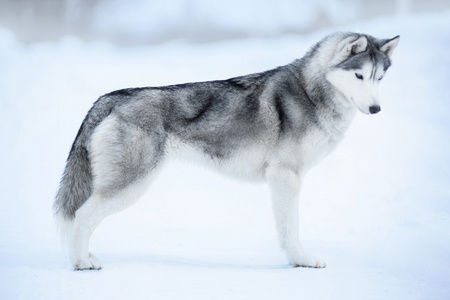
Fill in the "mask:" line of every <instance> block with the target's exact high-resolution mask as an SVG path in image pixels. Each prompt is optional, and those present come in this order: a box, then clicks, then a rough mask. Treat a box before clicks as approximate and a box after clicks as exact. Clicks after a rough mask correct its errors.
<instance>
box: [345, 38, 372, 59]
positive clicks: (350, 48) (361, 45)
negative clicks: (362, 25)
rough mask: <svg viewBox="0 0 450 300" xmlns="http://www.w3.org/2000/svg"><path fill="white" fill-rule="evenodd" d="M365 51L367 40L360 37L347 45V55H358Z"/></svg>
mask: <svg viewBox="0 0 450 300" xmlns="http://www.w3.org/2000/svg"><path fill="white" fill-rule="evenodd" d="M366 50H367V38H366V37H365V36H360V37H359V38H358V39H357V40H355V41H352V42H350V44H348V45H347V48H346V51H347V54H348V55H350V54H358V53H361V52H364V51H366Z"/></svg>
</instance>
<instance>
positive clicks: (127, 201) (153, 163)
mask: <svg viewBox="0 0 450 300" xmlns="http://www.w3.org/2000/svg"><path fill="white" fill-rule="evenodd" d="M151 128H152V129H153V128H154V130H153V131H145V130H143V129H142V128H140V127H138V126H136V125H134V124H132V123H126V122H125V121H124V120H121V119H120V118H118V117H116V116H114V115H112V116H109V117H108V118H107V119H105V120H104V121H103V122H102V123H101V124H100V125H99V126H98V128H97V129H96V131H95V132H94V134H93V136H92V139H91V143H90V145H89V149H88V151H89V159H90V163H91V167H92V173H93V187H92V190H93V192H92V195H91V197H90V198H89V199H88V200H87V201H86V202H85V203H84V204H83V205H82V206H81V207H80V208H79V209H78V210H77V211H76V213H75V218H74V221H73V222H74V223H73V231H72V238H71V241H70V245H69V247H70V257H71V261H72V264H73V266H74V269H75V270H85V269H100V268H101V265H100V263H99V261H98V260H97V258H95V256H93V255H92V254H90V253H89V240H90V237H91V235H92V233H93V231H94V230H95V228H96V227H97V226H98V225H99V224H100V223H101V222H102V221H103V219H104V218H106V217H107V216H109V215H111V214H113V213H117V212H119V211H121V210H123V209H125V208H127V207H129V206H130V205H132V204H133V203H135V202H136V201H137V200H138V199H139V198H140V197H141V196H142V194H143V193H144V192H145V190H146V188H147V187H148V185H149V183H150V181H151V180H152V179H153V178H154V177H155V176H156V173H157V169H159V166H160V164H161V161H162V159H163V156H164V147H165V140H166V138H165V135H164V134H163V132H162V131H161V130H159V131H158V127H157V126H154V127H151Z"/></svg>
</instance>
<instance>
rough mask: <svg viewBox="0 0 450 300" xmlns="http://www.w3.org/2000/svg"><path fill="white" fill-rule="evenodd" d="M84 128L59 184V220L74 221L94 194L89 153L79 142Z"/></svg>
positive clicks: (56, 206) (57, 200)
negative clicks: (82, 206)
mask: <svg viewBox="0 0 450 300" xmlns="http://www.w3.org/2000/svg"><path fill="white" fill-rule="evenodd" d="M82 130H83V126H82V127H81V128H80V132H79V133H78V136H77V139H75V142H74V143H73V146H72V149H71V151H70V154H69V157H68V158H67V163H66V167H65V169H64V173H63V175H62V178H61V183H60V184H59V189H58V192H57V194H56V198H55V203H54V205H53V209H54V211H55V215H56V216H57V217H58V218H63V219H65V220H72V219H73V218H74V217H75V212H76V211H77V210H78V208H80V207H81V205H83V204H84V202H86V200H87V199H88V198H89V197H90V196H91V194H92V172H91V165H90V161H89V155H88V151H87V149H86V147H85V146H83V145H79V144H81V143H80V142H81V141H79V137H80V135H81V131H82Z"/></svg>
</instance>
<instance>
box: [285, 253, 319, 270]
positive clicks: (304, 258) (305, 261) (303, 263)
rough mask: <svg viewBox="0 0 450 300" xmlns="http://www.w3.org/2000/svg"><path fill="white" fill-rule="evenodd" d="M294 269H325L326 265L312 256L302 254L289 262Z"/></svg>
mask: <svg viewBox="0 0 450 300" xmlns="http://www.w3.org/2000/svg"><path fill="white" fill-rule="evenodd" d="M291 263H292V266H293V267H294V268H298V267H300V268H325V267H326V266H327V264H326V263H325V262H324V261H323V260H320V259H318V258H316V257H314V256H312V255H307V254H302V255H300V256H299V257H297V258H296V259H295V260H294V261H292V262H291Z"/></svg>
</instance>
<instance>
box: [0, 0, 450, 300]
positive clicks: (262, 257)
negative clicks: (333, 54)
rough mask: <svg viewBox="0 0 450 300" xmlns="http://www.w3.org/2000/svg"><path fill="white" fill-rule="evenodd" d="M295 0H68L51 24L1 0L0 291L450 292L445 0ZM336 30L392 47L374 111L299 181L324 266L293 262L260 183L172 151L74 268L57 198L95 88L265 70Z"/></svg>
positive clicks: (43, 294)
mask: <svg viewBox="0 0 450 300" xmlns="http://www.w3.org/2000/svg"><path fill="white" fill-rule="evenodd" d="M41 2H42V1H41ZM44 2H45V1H44ZM304 2H305V3H309V2H307V1H296V2H294V1H276V2H272V1H248V2H246V1H239V3H244V4H242V5H243V6H241V7H239V9H236V8H233V5H234V4H236V3H237V2H234V1H229V2H227V3H228V4H222V6H218V4H217V5H216V6H214V5H213V4H211V3H212V2H211V1H208V2H207V1H200V0H196V1H175V0H171V1H164V2H163V1H129V2H127V3H129V4H128V5H124V4H123V3H125V2H120V1H109V2H105V1H92V2H91V3H94V4H95V6H90V8H89V9H87V8H86V9H85V10H86V11H84V10H83V9H84V8H83V6H82V5H81V4H83V3H84V2H83V1H61V3H64V4H65V5H66V6H64V7H63V8H62V10H61V9H60V10H58V9H57V6H49V7H50V8H51V7H53V8H54V10H55V11H56V14H50V13H49V16H53V17H55V16H59V17H60V18H59V21H58V20H56V19H58V18H56V17H55V18H54V19H55V20H53V21H52V20H51V18H38V16H39V15H40V14H41V16H46V13H48V12H47V10H45V7H46V6H43V7H44V8H41V9H43V10H42V11H38V10H36V9H35V7H34V8H33V4H31V3H30V2H28V1H19V0H18V1H15V2H14V1H3V2H1V3H0V8H1V10H0V26H2V27H0V54H1V55H0V128H1V129H0V143H1V147H0V182H1V184H0V192H1V193H0V205H1V206H0V299H90V298H94V297H95V298H97V299H150V298H152V299H449V298H450V181H449V179H450V156H449V153H450V119H449V117H448V112H449V111H450V85H449V83H450V55H449V51H450V7H449V6H450V5H448V4H447V5H444V4H443V3H445V1H427V2H425V1H424V2H420V1H381V2H377V3H381V4H385V5H381V4H380V5H379V7H375V8H374V7H373V6H374V4H369V1H356V0H341V1H333V0H327V1H317V3H316V2H315V3H316V4H305V3H304ZM372 2H373V1H372ZM388 2H389V3H394V6H392V7H390V6H389V5H388V4H387V3H388ZM13 3H15V4H14V5H13ZM24 3H25V4H26V3H27V4H28V6H26V5H25V4H24ZM55 3H59V2H55ZM148 3H152V5H149V4H148ZM164 3H165V4H164ZM257 3H262V5H259V4H258V5H257ZM423 3H428V6H425V7H421V5H422V6H423ZM41 4H42V3H41ZM278 4H279V5H278ZM8 5H9V6H8ZM70 5H71V6H70ZM236 5H237V4H236ZM370 5H372V6H370ZM29 6H31V8H30V7H29ZM33 9H35V10H33ZM377 9H378V10H377ZM61 11H62V13H61ZM87 12H89V13H87ZM105 12H107V13H105ZM297 13H298V14H297ZM26 16H28V18H27V17H26ZM83 18H86V20H90V21H89V22H88V21H85V22H84V24H85V26H84V27H83V26H81V25H80V23H83V22H81V21H80V20H83ZM43 19H45V20H47V21H46V22H47V23H48V24H47V23H46V22H44V21H42V20H43ZM13 20H16V21H13ZM56 21H58V22H59V23H58V24H61V26H59V27H55V26H51V25H52V24H53V23H52V22H56ZM27 22H28V23H27ZM50 28H51V29H50ZM338 30H352V31H359V32H366V33H370V34H372V35H374V36H377V37H383V38H389V37H393V36H395V35H397V34H400V35H401V41H400V44H399V46H398V48H397V49H396V52H395V53H394V57H393V66H392V67H391V69H390V70H389V71H388V73H387V75H386V77H385V79H384V80H383V83H382V85H381V91H382V93H383V95H384V98H385V99H384V102H383V104H382V112H381V113H380V114H378V115H375V116H366V115H358V116H357V118H356V119H355V121H354V123H353V124H352V126H351V128H350V130H349V132H348V134H347V137H346V138H345V139H344V141H343V143H342V144H341V145H340V146H339V147H338V148H337V150H336V151H335V152H334V153H332V154H331V155H330V156H329V157H327V158H326V159H325V160H324V161H322V162H321V163H320V164H319V165H318V166H317V167H316V168H315V169H313V170H312V171H311V172H310V173H309V174H308V176H307V178H306V181H305V184H304V187H303V190H302V194H301V208H300V216H301V221H300V225H301V239H302V241H303V243H304V246H305V248H306V249H307V250H308V251H309V252H311V253H314V254H315V255H317V256H318V257H320V258H322V259H324V260H325V261H326V262H327V268H326V269H320V270H314V269H299V268H297V269H293V268H290V267H289V266H288V264H287V260H286V258H285V257H284V254H283V252H282V251H281V250H280V249H279V247H278V244H277V240H276V234H275V229H274V222H273V220H272V214H271V208H270V201H269V193H268V190H267V188H266V187H265V186H264V185H258V184H250V183H242V182H238V181H233V180H230V179H226V178H223V177H220V176H218V175H216V174H214V173H210V172H209V171H208V170H205V169H202V168H198V167H197V166H194V165H190V164H180V163H171V164H170V165H169V166H168V168H166V169H165V170H164V172H163V173H162V174H161V176H160V177H159V178H158V180H157V181H156V183H155V184H154V185H153V186H152V187H151V188H150V189H149V191H148V193H147V194H146V195H145V196H144V197H143V199H141V200H140V202H139V203H138V204H136V205H135V206H133V207H131V208H129V209H128V210H126V211H124V212H122V213H120V214H118V215H114V216H111V217H110V218H108V219H107V220H106V221H105V222H104V223H102V224H101V226H100V227H99V228H98V229H97V231H96V232H95V233H94V236H93V238H92V241H91V251H92V252H93V253H95V254H96V255H97V257H99V259H100V260H101V261H102V263H103V266H104V269H103V270H102V271H100V272H73V271H72V269H71V266H70V264H69V263H68V258H67V257H66V256H65V254H64V253H63V252H61V250H60V244H59V241H58V239H57V236H56V232H55V229H54V223H53V218H52V209H51V206H52V203H53V197H54V194H55V192H56V188H57V185H58V182H59V178H60V175H61V173H62V170H63V168H64V163H65V159H66V157H67V154H68V152H69V149H70V146H71V143H72V141H73V139H74V137H75V135H76V132H77V130H78V128H79V126H80V124H81V121H82V119H83V118H84V116H85V114H86V112H87V111H88V109H89V108H90V106H91V105H92V103H93V102H94V101H95V100H96V99H97V98H98V97H99V96H100V95H102V94H104V93H107V92H110V91H112V90H116V89H120V88H125V87H136V86H149V85H153V86H156V85H166V84H174V83H181V82H190V81H202V80H212V79H225V78H229V77H232V76H237V75H242V74H247V73H252V72H259V71H263V70H267V69H270V68H273V67H276V66H279V65H283V64H287V63H290V62H291V61H293V60H294V59H296V58H298V57H301V56H302V55H303V54H304V53H305V52H306V51H307V49H308V48H309V47H310V46H311V45H312V44H313V43H315V42H316V41H318V40H320V39H321V38H322V37H323V36H324V35H326V34H329V33H331V32H334V31H338ZM38 33H40V35H39V34H38ZM125 36H127V38H125ZM33 37H34V39H33ZM125 45H126V46H125Z"/></svg>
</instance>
